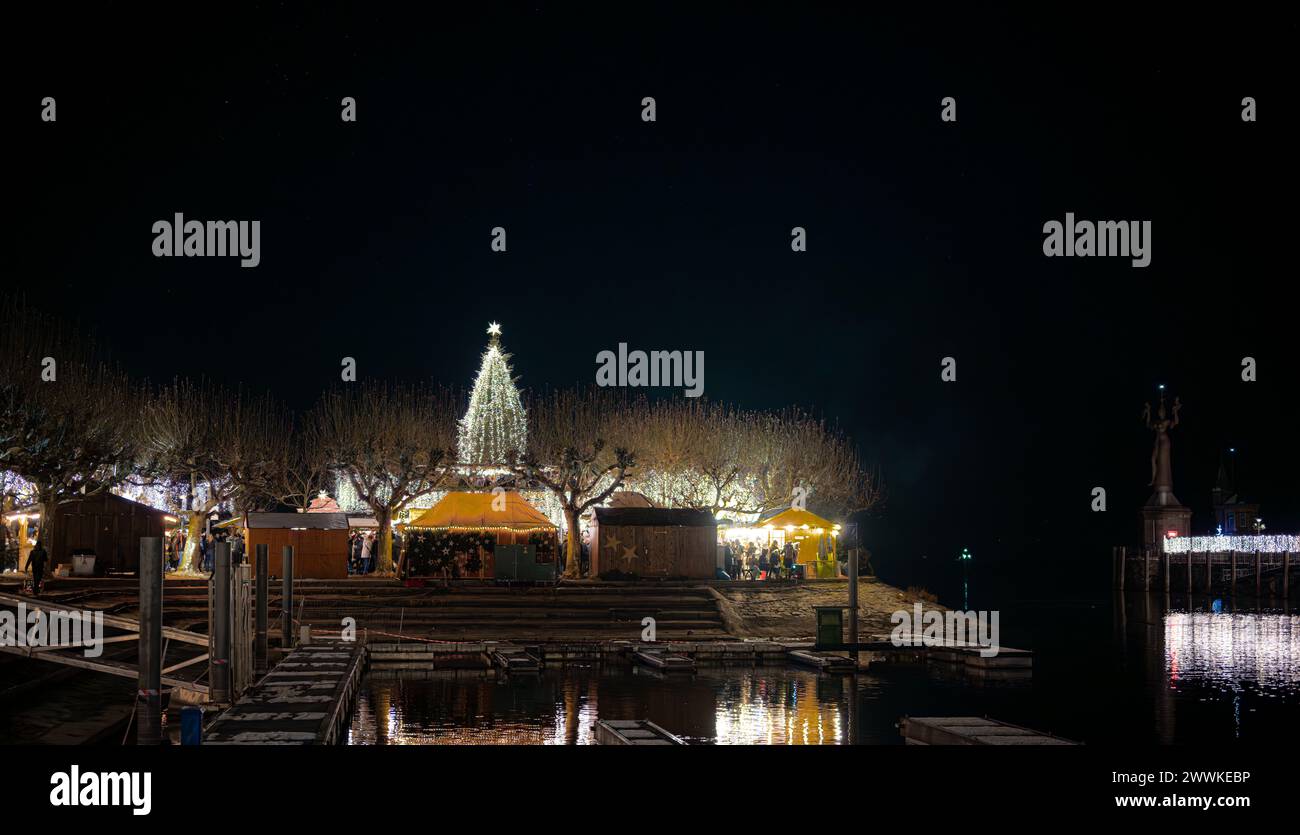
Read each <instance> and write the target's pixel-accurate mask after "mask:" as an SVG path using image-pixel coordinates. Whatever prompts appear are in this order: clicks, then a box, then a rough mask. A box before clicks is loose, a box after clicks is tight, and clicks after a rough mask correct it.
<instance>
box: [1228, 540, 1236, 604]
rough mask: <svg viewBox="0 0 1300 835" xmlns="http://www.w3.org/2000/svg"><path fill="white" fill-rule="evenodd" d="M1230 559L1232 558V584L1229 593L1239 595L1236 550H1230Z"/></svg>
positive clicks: (1234, 595) (1233, 595)
mask: <svg viewBox="0 0 1300 835" xmlns="http://www.w3.org/2000/svg"><path fill="white" fill-rule="evenodd" d="M1229 559H1231V560H1232V585H1231V587H1230V589H1229V594H1230V595H1231V596H1232V597H1236V596H1237V552H1236V551H1231V552H1229Z"/></svg>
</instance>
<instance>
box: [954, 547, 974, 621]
mask: <svg viewBox="0 0 1300 835" xmlns="http://www.w3.org/2000/svg"><path fill="white" fill-rule="evenodd" d="M972 559H974V557H972V556H971V553H970V549H969V548H962V549H961V553H960V554H958V555H957V562H959V563H961V603H962V608H963V609H965V610H966V611H970V562H971V560H972Z"/></svg>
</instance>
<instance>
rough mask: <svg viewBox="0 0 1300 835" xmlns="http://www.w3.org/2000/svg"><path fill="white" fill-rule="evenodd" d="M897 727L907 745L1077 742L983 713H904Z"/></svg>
mask: <svg viewBox="0 0 1300 835" xmlns="http://www.w3.org/2000/svg"><path fill="white" fill-rule="evenodd" d="M898 728H899V733H901V734H902V735H903V738H904V739H905V740H907V744H908V745H1078V744H1079V743H1077V742H1072V741H1070V740H1068V739H1062V738H1061V737H1059V736H1053V735H1052V734H1046V733H1042V732H1041V731H1035V730H1031V729H1030V728H1022V727H1020V726H1019V725H1012V724H1010V723H1009V722H1000V721H998V720H997V719H989V718H988V717H986V716H904V717H903V720H902V721H901V722H900V723H899V726H898Z"/></svg>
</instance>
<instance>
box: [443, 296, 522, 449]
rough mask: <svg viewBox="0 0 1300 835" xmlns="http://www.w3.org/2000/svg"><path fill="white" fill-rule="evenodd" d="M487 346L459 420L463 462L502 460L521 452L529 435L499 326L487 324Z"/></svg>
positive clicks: (494, 323)
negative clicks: (502, 343) (503, 349)
mask: <svg viewBox="0 0 1300 835" xmlns="http://www.w3.org/2000/svg"><path fill="white" fill-rule="evenodd" d="M487 332H488V336H489V339H488V348H487V352H486V353H485V354H483V363H482V364H481V365H480V366H479V369H478V377H477V378H475V380H474V391H473V393H472V394H470V397H469V409H468V410H467V411H466V412H465V417H463V418H462V419H461V421H460V437H459V446H460V461H461V463H462V464H476V465H487V466H492V465H497V464H504V463H505V462H506V460H507V459H508V458H509V455H510V453H511V452H514V453H516V454H517V455H520V456H522V455H523V453H524V445H525V441H526V440H527V436H528V424H527V421H526V419H525V414H524V404H523V401H522V400H521V399H520V398H519V389H517V388H516V387H515V378H514V377H513V376H512V373H513V372H512V371H511V369H510V362H509V360H510V355H509V354H507V353H505V352H504V351H502V350H501V326H500V325H498V324H497V323H496V322H493V323H492V324H490V325H488V329H487Z"/></svg>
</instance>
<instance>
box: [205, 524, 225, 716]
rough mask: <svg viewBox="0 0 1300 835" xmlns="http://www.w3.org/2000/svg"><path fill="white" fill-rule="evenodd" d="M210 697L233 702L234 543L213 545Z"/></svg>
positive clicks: (213, 699)
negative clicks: (231, 691)
mask: <svg viewBox="0 0 1300 835" xmlns="http://www.w3.org/2000/svg"><path fill="white" fill-rule="evenodd" d="M209 668H210V670H211V676H210V679H209V680H210V681H211V685H210V689H209V693H208V696H209V698H210V700H211V701H214V702H228V701H230V543H229V542H214V543H213V544H212V663H211V665H209Z"/></svg>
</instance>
